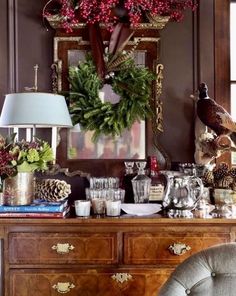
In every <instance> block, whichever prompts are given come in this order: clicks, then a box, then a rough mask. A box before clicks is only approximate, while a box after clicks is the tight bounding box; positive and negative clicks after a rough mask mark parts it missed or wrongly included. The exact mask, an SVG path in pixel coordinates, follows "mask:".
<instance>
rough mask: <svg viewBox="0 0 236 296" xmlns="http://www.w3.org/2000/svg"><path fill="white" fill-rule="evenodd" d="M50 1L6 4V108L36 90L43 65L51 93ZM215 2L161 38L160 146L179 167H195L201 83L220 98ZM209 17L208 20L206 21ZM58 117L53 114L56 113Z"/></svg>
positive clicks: (0, 67)
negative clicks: (10, 98)
mask: <svg viewBox="0 0 236 296" xmlns="http://www.w3.org/2000/svg"><path fill="white" fill-rule="evenodd" d="M46 2H47V1H46V0H41V1H40V0H38V1H35V0H1V1H0V34H1V43H0V54H1V57H0V107H1V105H2V103H3V100H4V94H6V93H9V92H13V91H17V92H18V91H22V90H23V89H24V87H25V86H32V85H33V77H34V73H33V66H34V65H35V64H39V89H40V90H41V91H49V90H51V86H50V85H51V79H50V75H51V69H50V65H51V63H52V60H53V35H54V32H53V31H52V30H49V31H47V30H46V28H45V27H44V25H43V22H42V17H41V13H42V8H43V6H44V4H45V3H46ZM213 12H214V1H213V0H202V1H201V2H200V6H199V11H198V12H196V13H194V14H192V13H191V12H186V15H185V18H184V21H182V22H180V23H169V24H168V25H167V26H166V28H165V29H163V30H162V31H161V32H160V33H161V56H160V61H161V62H162V63H163V64H164V66H165V71H164V82H163V95H162V100H163V108H164V133H163V134H161V135H160V136H159V142H160V143H161V145H162V146H163V147H164V149H165V150H166V152H167V153H168V155H169V156H170V158H171V161H173V162H179V161H180V162H192V161H194V159H193V154H194V117H195V112H194V103H193V101H192V100H191V99H190V98H189V96H190V94H192V93H193V91H194V89H196V87H197V84H198V83H199V82H200V81H205V82H207V83H208V85H209V89H210V94H212V95H214V89H215V87H214V27H213V25H214V14H213ZM206 16H207V17H206ZM52 116H53V112H52Z"/></svg>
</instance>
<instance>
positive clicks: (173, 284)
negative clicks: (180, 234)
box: [158, 243, 236, 296]
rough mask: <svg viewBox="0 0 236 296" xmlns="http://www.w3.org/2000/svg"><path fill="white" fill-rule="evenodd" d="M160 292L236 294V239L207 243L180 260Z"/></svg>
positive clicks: (163, 294) (196, 295)
mask: <svg viewBox="0 0 236 296" xmlns="http://www.w3.org/2000/svg"><path fill="white" fill-rule="evenodd" d="M158 295H159V296H186V295H190V296H236V243H227V244H221V245H217V246H214V247H210V248H208V249H206V250H203V251H201V252H199V253H196V254H194V255H192V256H190V257H189V258H188V259H186V260H185V261H183V262H182V263H181V264H180V265H179V266H177V268H176V269H175V271H174V272H173V273H172V274H171V276H170V278H169V279H168V280H167V282H166V283H165V284H164V286H163V287H162V288H161V291H160V292H159V294H158Z"/></svg>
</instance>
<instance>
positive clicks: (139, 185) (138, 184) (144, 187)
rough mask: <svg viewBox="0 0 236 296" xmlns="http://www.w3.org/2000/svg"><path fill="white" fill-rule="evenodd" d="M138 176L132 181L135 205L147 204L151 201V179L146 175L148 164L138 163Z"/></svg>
mask: <svg viewBox="0 0 236 296" xmlns="http://www.w3.org/2000/svg"><path fill="white" fill-rule="evenodd" d="M136 166H137V168H138V174H137V176H136V177H134V178H133V179H132V181H131V182H132V187H133V192H134V202H135V203H147V202H148V201H149V194H150V186H151V179H150V178H149V177H148V176H146V175H145V170H144V169H145V167H146V162H141V161H138V162H136Z"/></svg>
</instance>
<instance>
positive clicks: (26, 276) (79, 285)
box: [9, 270, 171, 296]
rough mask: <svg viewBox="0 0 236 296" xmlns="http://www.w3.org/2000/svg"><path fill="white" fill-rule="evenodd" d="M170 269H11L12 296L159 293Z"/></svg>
mask: <svg viewBox="0 0 236 296" xmlns="http://www.w3.org/2000/svg"><path fill="white" fill-rule="evenodd" d="M170 272H171V270H159V271H157V270H140V271H139V270H133V271H132V270H115V271H114V272H111V271H103V270H100V271H96V270H87V271H86V270H85V271H79V272H71V273H65V272H64V273H63V272H59V271H55V270H54V272H53V271H42V270H32V271H28V270H22V271H20V270H19V271H17V270H13V271H10V293H9V294H10V295H9V296H32V295H33V296H58V295H62V294H64V295H70V296H111V295H112V296H157V292H158V291H159V289H160V287H161V286H162V285H163V283H164V282H165V281H166V278H167V277H168V276H169V274H170Z"/></svg>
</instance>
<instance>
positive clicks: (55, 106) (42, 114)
mask: <svg viewBox="0 0 236 296" xmlns="http://www.w3.org/2000/svg"><path fill="white" fill-rule="evenodd" d="M0 125H1V126H7V127H21V128H31V129H33V137H35V135H36V127H39V128H43V127H47V128H52V149H53V152H54V155H55V157H56V146H57V128H58V127H67V128H69V127H72V122H71V118H70V115H69V111H68V108H67V105H66V101H65V98H64V97H63V96H61V95H58V94H51V93H41V92H25V93H13V94H8V95H6V97H5V101H4V104H3V108H2V113H1V117H0ZM33 137H31V140H32V138H33ZM27 140H29V139H27Z"/></svg>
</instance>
